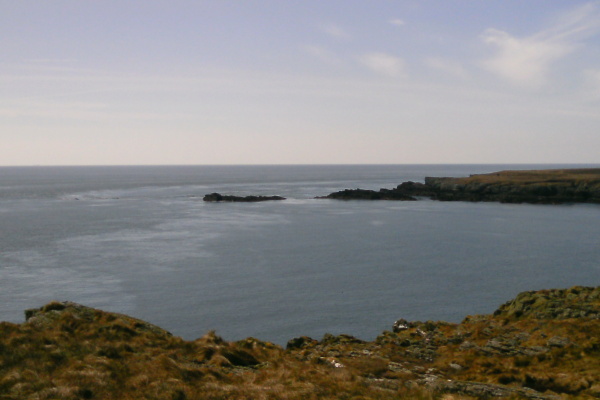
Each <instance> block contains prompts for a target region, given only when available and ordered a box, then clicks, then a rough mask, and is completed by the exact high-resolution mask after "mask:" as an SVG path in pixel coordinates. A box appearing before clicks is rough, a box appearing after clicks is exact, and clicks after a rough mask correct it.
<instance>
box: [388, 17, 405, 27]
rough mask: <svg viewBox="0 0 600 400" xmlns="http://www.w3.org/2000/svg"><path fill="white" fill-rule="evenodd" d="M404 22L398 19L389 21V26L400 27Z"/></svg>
mask: <svg viewBox="0 0 600 400" xmlns="http://www.w3.org/2000/svg"><path fill="white" fill-rule="evenodd" d="M405 23H406V22H404V20H402V19H400V18H394V19H391V20H390V24H392V25H396V26H402V25H404V24H405Z"/></svg>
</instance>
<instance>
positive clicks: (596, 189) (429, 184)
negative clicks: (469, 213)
mask: <svg viewBox="0 0 600 400" xmlns="http://www.w3.org/2000/svg"><path fill="white" fill-rule="evenodd" d="M417 197H429V198H431V199H433V200H441V201H496V202H502V203H536V204H561V203H600V169H563V170H532V171H501V172H495V173H492V174H481V175H471V176H470V177H466V178H437V177H426V178H425V183H415V182H411V181H409V182H404V183H402V184H400V185H398V186H397V187H396V188H394V189H380V190H379V191H372V190H364V189H354V190H350V189H346V190H343V191H340V192H335V193H331V194H329V195H327V196H323V197H318V198H327V199H341V200H355V199H359V200H415V199H416V198H417Z"/></svg>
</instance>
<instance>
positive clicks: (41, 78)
mask: <svg viewBox="0 0 600 400" xmlns="http://www.w3.org/2000/svg"><path fill="white" fill-rule="evenodd" d="M0 143H1V144H2V145H1V146H0V165H110V164H113V165H114V164H117V165H127V164H328V163H333V164H339V163H344V164H361V163H400V164H401V163H600V2H599V1H553V0H543V1H542V0H528V1H514V0H486V1H483V0H469V1H467V0H445V1H443V0H436V1H433V0H422V1H391V0H387V1H383V0H382V1H378V0H372V1H366V0H364V1H352V0H331V1H316V0H305V1H287V0H277V1H275V0H273V1H250V0H249V1H227V0H212V1H152V0H144V1H140V0H128V1H114V0H104V1H80V0H54V1H52V2H49V1H28V0H22V1H14V0H0Z"/></svg>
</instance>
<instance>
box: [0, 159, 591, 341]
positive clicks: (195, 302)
mask: <svg viewBox="0 0 600 400" xmlns="http://www.w3.org/2000/svg"><path fill="white" fill-rule="evenodd" d="M549 167H564V166H559V165H386V166H251V167H250V166H228V167H225V166H180V167H175V166H174V167H51V168H48V167H31V168H20V167H18V168H17V167H15V168H11V167H3V168H0V235H1V236H0V320H5V321H13V322H21V321H22V320H23V310H24V309H26V308H30V307H40V306H41V305H43V304H45V303H47V302H49V301H51V300H71V301H75V302H79V303H83V304H86V305H89V306H93V307H98V308H101V309H105V310H108V311H116V312H122V313H126V314H130V315H132V316H135V317H138V318H141V319H145V320H147V321H150V322H152V323H155V324H158V325H159V326H161V327H163V328H165V329H168V330H169V331H171V332H172V333H174V334H175V335H179V336H182V337H184V338H186V339H194V338H197V337H199V336H202V335H203V334H204V333H206V332H207V331H208V330H211V329H215V330H216V331H217V334H220V335H221V336H223V337H224V338H225V339H228V340H237V339H242V338H245V337H248V336H254V337H258V338H260V339H263V340H270V341H274V342H276V343H279V344H285V342H286V341H287V340H289V339H291V338H292V337H295V336H300V335H309V336H313V337H316V338H320V337H321V336H322V335H323V334H324V333H326V332H329V333H334V334H338V333H348V334H352V335H355V336H358V337H360V338H363V339H368V340H371V339H373V338H374V337H375V336H376V335H377V334H379V333H380V332H381V331H383V330H384V329H390V327H391V325H392V323H393V322H394V320H396V319H398V318H406V319H409V320H417V319H418V320H428V319H433V320H438V319H441V320H446V321H454V322H458V321H460V320H461V319H462V318H463V317H465V316H466V315H468V314H476V313H490V312H493V311H494V310H495V309H496V308H497V307H498V306H499V305H500V304H501V303H503V302H504V301H506V300H508V299H510V298H511V297H513V296H514V295H516V294H517V293H518V292H520V291H524V290H535V289H542V288H554V287H570V286H573V285H593V286H595V285H599V284H600V246H599V244H600V206H598V205H561V206H547V205H546V206H544V205H514V204H513V205H506V204H495V203H466V202H452V203H445V202H436V201H431V200H422V201H418V202H391V201H390V202H387V201H386V202H364V201H347V202H343V201H334V200H315V199H313V197H314V196H317V195H325V194H328V193H330V192H332V191H336V190H341V189H345V188H358V187H360V188H365V189H379V188H382V187H386V188H391V187H394V186H396V185H397V184H399V183H401V182H403V181H406V180H413V181H423V179H424V177H425V176H466V175H469V174H473V173H485V172H493V171H497V170H502V169H530V168H549ZM210 192H221V193H224V194H237V195H248V194H256V195H282V196H285V197H287V198H288V200H286V201H282V202H264V203H229V204H214V203H204V202H203V201H202V196H203V195H204V194H206V193H210Z"/></svg>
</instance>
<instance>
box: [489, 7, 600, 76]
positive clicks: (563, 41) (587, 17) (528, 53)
mask: <svg viewBox="0 0 600 400" xmlns="http://www.w3.org/2000/svg"><path fill="white" fill-rule="evenodd" d="M599 31H600V13H599V12H598V7H596V6H595V5H594V4H591V3H590V4H586V5H584V6H582V7H579V8H577V9H575V10H573V11H572V12H570V13H568V14H566V15H564V16H563V17H562V18H561V19H560V20H558V21H557V23H556V24H555V25H554V26H552V27H550V28H549V29H546V30H543V31H541V32H538V33H536V34H534V35H532V36H529V37H525V38H518V37H515V36H512V35H511V34H509V33H508V32H504V31H501V30H498V29H493V28H491V29H487V30H486V31H485V32H484V33H483V35H482V40H483V41H484V42H485V43H487V44H488V45H490V46H494V47H496V49H497V52H496V54H495V55H494V56H493V57H491V58H489V59H487V60H485V61H483V63H482V65H483V67H484V68H485V69H487V70H488V71H490V72H492V73H495V74H497V75H499V76H501V77H502V78H505V79H507V80H509V81H512V82H514V83H517V84H523V85H541V84H543V83H545V82H546V81H547V78H548V73H549V71H550V69H551V67H552V65H553V63H554V62H556V61H558V60H560V59H562V58H564V57H565V56H567V55H568V54H570V53H572V52H574V51H575V50H576V49H577V47H578V46H580V45H581V43H580V42H581V41H582V40H583V39H585V38H588V37H591V36H594V35H596V34H597V33H598V32H599Z"/></svg>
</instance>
